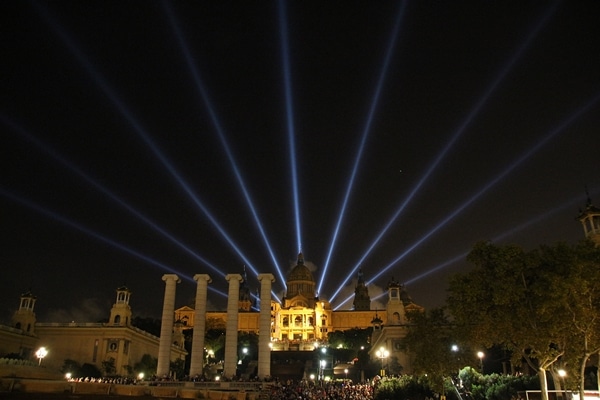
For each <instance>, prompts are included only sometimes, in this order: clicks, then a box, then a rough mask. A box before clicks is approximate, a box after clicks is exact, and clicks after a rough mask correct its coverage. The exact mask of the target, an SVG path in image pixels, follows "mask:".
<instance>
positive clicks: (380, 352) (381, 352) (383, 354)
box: [375, 346, 390, 376]
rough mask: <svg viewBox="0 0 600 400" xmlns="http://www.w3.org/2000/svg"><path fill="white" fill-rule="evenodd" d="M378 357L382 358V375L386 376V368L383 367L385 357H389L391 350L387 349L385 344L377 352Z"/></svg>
mask: <svg viewBox="0 0 600 400" xmlns="http://www.w3.org/2000/svg"><path fill="white" fill-rule="evenodd" d="M375 354H376V355H377V357H379V358H381V376H385V369H383V359H384V358H387V357H388V356H389V355H390V352H389V351H387V350H386V349H385V348H384V347H383V346H381V348H380V349H379V350H377V352H376V353H375Z"/></svg>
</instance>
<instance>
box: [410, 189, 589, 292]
mask: <svg viewBox="0 0 600 400" xmlns="http://www.w3.org/2000/svg"><path fill="white" fill-rule="evenodd" d="M578 202H581V197H576V198H573V199H571V200H570V201H568V202H565V203H563V204H562V205H560V206H558V207H554V208H553V209H551V210H549V211H546V212H545V213H542V214H539V215H538V216H536V217H535V218H531V219H530V220H528V221H526V222H524V223H522V224H520V225H518V226H516V227H514V228H511V229H509V230H506V231H504V232H502V233H500V234H499V235H497V236H495V237H493V238H492V239H491V242H499V241H501V240H503V239H505V238H506V237H508V236H511V235H513V234H515V233H517V232H520V231H522V230H524V229H526V228H529V227H530V226H531V225H534V224H537V223H539V222H541V221H543V220H545V219H547V218H549V217H550V216H552V215H554V214H556V213H558V212H559V211H563V210H564V209H566V208H572V207H573V206H574V205H576V204H577V203H578ZM470 251H471V250H467V251H465V252H464V253H462V254H460V255H457V256H455V257H452V258H451V259H449V260H446V261H444V262H443V263H442V264H439V265H437V266H435V267H433V268H431V269H429V270H427V271H425V272H423V273H422V274H420V275H417V276H415V277H413V278H411V279H409V280H408V281H406V282H405V284H406V285H409V284H411V283H414V282H417V281H419V280H421V279H423V278H425V277H427V276H429V275H431V274H433V273H435V272H437V271H440V270H442V269H444V268H446V267H448V266H449V265H452V264H454V263H456V262H457V261H460V260H464V259H465V258H466V257H467V255H468V254H469V252H470Z"/></svg>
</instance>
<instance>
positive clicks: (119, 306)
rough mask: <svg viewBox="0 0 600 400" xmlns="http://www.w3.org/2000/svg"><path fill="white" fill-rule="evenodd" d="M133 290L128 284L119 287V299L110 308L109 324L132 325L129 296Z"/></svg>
mask: <svg viewBox="0 0 600 400" xmlns="http://www.w3.org/2000/svg"><path fill="white" fill-rule="evenodd" d="M130 296H131V291H129V289H128V288H127V286H121V287H120V288H118V289H117V301H116V302H115V304H113V306H112V308H111V310H110V318H109V319H108V324H109V325H112V326H130V325H131V307H130V306H129V297H130Z"/></svg>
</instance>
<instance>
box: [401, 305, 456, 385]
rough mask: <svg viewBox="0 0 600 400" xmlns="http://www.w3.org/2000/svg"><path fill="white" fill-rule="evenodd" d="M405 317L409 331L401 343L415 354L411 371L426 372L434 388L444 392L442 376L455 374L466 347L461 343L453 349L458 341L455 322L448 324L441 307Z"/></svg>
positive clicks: (443, 377)
mask: <svg viewBox="0 0 600 400" xmlns="http://www.w3.org/2000/svg"><path fill="white" fill-rule="evenodd" d="M407 318H408V321H409V328H408V333H407V335H406V336H405V337H404V338H403V339H402V341H401V346H402V348H404V349H405V350H407V351H408V352H409V353H410V354H412V355H413V356H414V357H413V358H414V360H413V362H412V367H413V371H414V372H415V373H416V374H418V375H427V376H428V377H429V379H430V381H431V382H432V385H433V388H434V389H435V390H436V391H438V392H442V393H444V392H445V390H444V389H443V382H444V379H445V378H446V377H448V376H451V375H455V374H456V372H457V371H458V369H459V367H460V365H461V363H462V365H464V363H465V362H466V360H465V358H466V354H467V352H466V351H465V347H464V346H462V345H461V346H458V347H456V348H455V351H453V345H456V344H457V341H456V337H455V332H454V325H453V324H450V322H449V320H448V317H447V316H446V314H445V310H444V309H443V308H438V309H432V310H430V311H427V312H420V311H419V312H414V313H409V314H408V315H407ZM457 351H460V353H458V352H457ZM461 354H462V357H461Z"/></svg>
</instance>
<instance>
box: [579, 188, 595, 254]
mask: <svg viewBox="0 0 600 400" xmlns="http://www.w3.org/2000/svg"><path fill="white" fill-rule="evenodd" d="M585 191H586V194H587V202H586V204H585V209H584V210H583V211H582V210H579V216H578V217H577V219H579V221H581V224H582V225H583V232H584V234H585V237H586V238H587V239H590V240H591V241H592V242H594V243H595V244H596V246H600V208H598V207H595V206H594V205H592V199H591V198H590V194H589V193H588V191H587V188H586V190H585Z"/></svg>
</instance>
